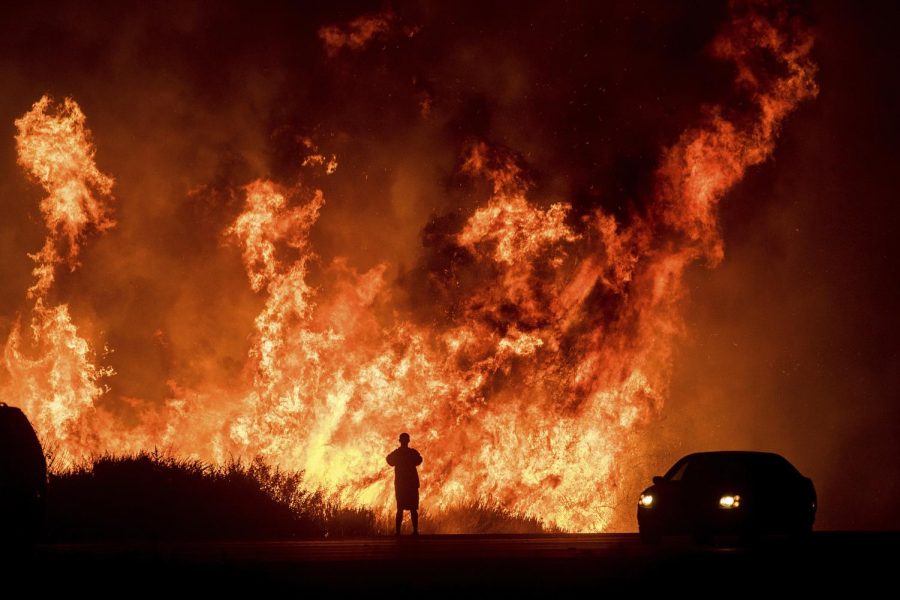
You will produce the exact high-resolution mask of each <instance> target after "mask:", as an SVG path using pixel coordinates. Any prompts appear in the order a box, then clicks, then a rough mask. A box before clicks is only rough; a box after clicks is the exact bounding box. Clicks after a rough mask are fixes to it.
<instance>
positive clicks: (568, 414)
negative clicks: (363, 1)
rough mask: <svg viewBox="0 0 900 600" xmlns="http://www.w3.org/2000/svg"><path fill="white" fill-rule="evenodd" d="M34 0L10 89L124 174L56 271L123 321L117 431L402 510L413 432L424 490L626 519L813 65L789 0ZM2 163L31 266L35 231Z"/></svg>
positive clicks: (560, 516) (101, 407)
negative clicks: (422, 2) (140, 1)
mask: <svg viewBox="0 0 900 600" xmlns="http://www.w3.org/2000/svg"><path fill="white" fill-rule="evenodd" d="M18 10H19V11H20V12H19V14H17V15H16V16H15V17H16V19H15V20H18V21H21V22H30V23H43V25H36V27H37V28H38V32H37V34H36V37H37V38H38V39H42V40H44V41H45V42H46V43H48V44H49V47H50V48H55V49H57V50H61V49H64V50H65V52H59V58H54V56H53V55H52V53H51V51H50V50H47V49H45V47H44V46H42V45H37V44H29V43H27V42H26V41H24V40H22V39H19V38H17V37H16V34H15V33H12V34H11V37H10V40H11V41H10V42H9V43H11V44H15V43H18V44H20V45H21V47H22V49H21V50H19V51H18V52H17V54H16V56H17V57H18V60H19V61H20V62H19V64H21V65H23V66H24V68H23V70H22V71H18V70H17V73H18V74H17V75H14V76H10V75H7V78H10V79H11V80H14V81H16V82H17V84H16V85H13V86H11V87H12V88H14V89H16V91H17V94H15V95H13V96H11V98H10V99H7V100H6V101H5V103H4V105H5V110H4V113H3V114H9V115H11V118H10V121H11V120H12V118H17V117H19V116H20V115H21V114H22V112H23V110H24V108H23V107H27V106H28V105H30V103H31V102H33V101H34V98H35V97H38V96H40V95H41V94H43V93H44V92H45V91H49V92H51V93H54V94H56V95H57V96H58V97H64V96H65V95H71V96H72V97H73V98H75V99H77V101H78V103H79V104H80V105H81V107H82V109H83V110H84V112H85V113H86V114H88V116H89V119H90V122H91V124H92V129H93V131H94V136H95V140H94V141H95V144H96V147H97V148H98V152H97V156H96V159H97V161H98V163H99V165H100V172H102V173H112V174H114V175H115V177H116V180H117V185H116V197H117V199H118V206H117V208H116V214H115V219H116V221H117V223H118V224H117V227H116V228H114V229H111V230H109V231H107V232H105V234H104V235H103V236H102V237H99V238H96V239H92V240H90V243H89V244H86V245H84V248H83V250H82V252H81V254H80V257H81V263H82V265H81V267H80V268H79V269H78V270H76V271H74V272H58V273H57V281H56V285H55V287H54V289H53V293H54V294H58V296H59V298H60V299H64V300H65V302H67V303H68V307H69V308H68V310H69V311H70V313H71V315H72V322H73V323H75V324H77V325H78V334H79V335H80V336H82V337H83V339H85V340H90V341H91V343H92V345H93V347H95V348H103V347H104V345H109V346H110V347H111V348H113V349H114V350H115V352H114V353H113V354H111V355H109V356H108V357H105V358H104V364H106V362H107V361H108V364H109V365H110V366H111V367H112V368H114V369H115V371H116V375H115V376H114V377H109V378H105V381H106V384H107V385H109V386H110V389H109V391H108V392H106V393H102V394H95V395H92V396H91V398H92V399H91V405H92V406H93V407H95V408H96V409H97V410H96V412H97V413H98V414H102V415H104V416H103V417H102V418H99V417H98V418H97V420H96V423H95V424H93V425H91V428H90V429H91V430H92V431H97V430H99V429H102V430H103V431H105V432H107V433H106V434H105V436H102V439H96V440H94V442H93V443H97V444H101V443H102V444H106V445H110V446H114V447H119V448H132V447H138V446H142V445H166V444H169V445H172V446H173V447H174V448H175V449H176V450H177V451H179V452H184V453H193V454H197V455H201V456H206V457H214V458H225V457H227V456H228V455H229V454H235V453H239V454H245V455H246V454H253V453H261V454H264V455H266V456H268V457H269V458H270V459H273V460H276V461H278V462H281V463H282V464H287V465H291V466H300V467H302V468H305V469H307V472H308V475H309V477H310V478H311V479H312V480H314V481H315V482H318V483H322V484H327V485H332V486H337V487H342V489H343V490H344V492H345V493H347V494H348V495H349V496H348V497H351V498H353V499H356V500H359V501H363V502H366V503H369V504H376V505H377V504H380V503H385V502H386V496H385V491H386V487H385V481H386V479H385V478H384V477H383V473H381V472H380V470H379V469H380V459H379V457H380V456H381V447H382V446H383V445H384V444H385V443H387V441H386V440H392V439H393V438H394V437H395V432H394V429H397V428H398V427H399V428H404V429H405V428H414V429H416V430H417V431H418V432H419V438H418V439H419V440H420V448H422V449H423V450H425V451H426V461H427V465H428V467H429V469H430V471H429V472H428V476H427V477H425V478H423V481H426V482H427V483H426V486H431V487H427V488H426V494H430V495H431V498H432V501H433V502H441V501H449V500H452V499H453V498H454V497H455V496H454V494H456V495H459V494H462V493H463V492H466V493H477V494H480V495H495V496H497V497H498V498H499V499H501V500H502V501H503V502H505V503H506V504H507V505H509V506H514V507H515V508H517V509H522V510H525V511H529V512H537V513H541V514H543V515H545V516H547V517H548V519H550V520H554V521H556V522H558V523H560V524H562V525H563V526H567V527H572V528H586V529H598V528H603V527H608V526H610V525H611V524H614V523H619V524H620V523H625V526H627V520H626V517H622V516H620V515H624V514H625V512H627V511H630V504H629V498H630V496H629V494H631V493H632V492H633V489H632V488H633V486H634V485H639V484H638V483H637V482H636V481H634V482H633V481H631V480H630V479H629V478H628V477H627V476H626V473H627V472H628V468H627V465H628V464H630V463H631V462H635V461H636V462H639V463H640V462H642V461H644V460H645V459H646V458H645V457H646V455H645V454H643V453H641V452H640V451H639V450H636V448H639V447H640V445H639V444H641V443H642V440H644V439H646V438H644V437H643V436H644V435H645V431H646V430H645V427H648V426H651V425H652V424H653V423H654V422H656V419H658V418H659V417H661V416H664V415H665V414H666V409H665V408H664V401H665V399H666V398H667V396H668V395H669V390H668V385H669V383H668V382H669V380H670V376H671V372H672V368H673V358H674V351H675V344H676V340H678V339H679V336H681V335H683V333H684V332H685V331H688V330H689V329H690V328H688V327H686V326H685V323H684V322H683V321H682V318H681V310H682V306H683V303H684V296H685V291H686V290H685V288H684V287H682V285H681V281H682V278H683V276H684V275H685V273H687V272H688V269H690V268H692V267H691V266H690V265H692V264H694V263H695V262H697V261H705V262H707V263H708V264H715V263H716V262H717V261H721V260H722V257H723V256H727V254H723V252H724V246H723V244H722V240H721V237H720V235H719V228H718V224H717V215H718V202H719V200H721V199H722V196H723V195H724V194H725V193H726V192H727V191H729V190H730V189H732V187H733V186H734V185H735V184H736V182H737V181H738V180H739V179H740V178H741V177H742V176H743V175H744V172H745V171H746V169H747V168H748V167H750V166H753V165H756V164H759V163H760V162H761V161H763V160H765V158H766V157H767V156H768V155H769V154H770V153H771V152H772V150H773V148H774V140H775V136H776V134H777V132H778V129H779V127H780V125H781V122H782V120H783V119H784V117H785V116H786V115H787V113H788V112H789V111H790V110H791V109H792V107H793V105H794V104H795V103H796V102H797V101H799V100H800V99H802V98H803V97H805V96H808V95H811V94H812V93H814V84H813V82H812V74H813V71H812V69H811V65H810V63H809V62H808V60H809V59H808V56H809V51H810V45H809V44H810V40H811V38H810V37H809V35H808V32H806V31H805V30H804V29H803V28H802V27H801V26H800V21H799V20H798V19H797V18H796V15H791V14H789V13H788V12H786V11H784V10H782V9H779V8H778V7H764V8H763V9H762V10H756V9H753V8H752V7H751V8H747V7H741V6H738V7H736V12H735V15H734V16H732V17H728V16H726V15H725V12H724V11H725V7H724V6H723V5H722V4H720V3H713V4H710V6H709V10H707V11H704V12H703V16H702V17H701V18H698V17H697V13H695V12H693V11H687V10H686V9H676V8H673V7H669V6H665V5H662V6H648V7H645V8H639V9H636V10H634V11H632V10H631V9H627V8H621V7H620V8H615V7H613V8H610V9H606V10H608V13H606V14H596V9H595V8H591V7H566V8H562V9H560V10H559V11H557V12H556V13H554V14H553V15H549V16H548V15H547V14H546V9H545V8H544V7H541V6H540V5H533V6H532V5H525V6H522V7H521V9H520V10H517V11H516V13H515V14H508V13H507V12H505V11H502V10H500V9H496V10H495V9H490V8H485V7H478V8H477V9H476V8H474V7H455V8H450V7H445V8H439V7H422V6H416V5H410V6H395V7H394V8H393V9H392V11H388V12H385V11H382V12H378V11H377V10H373V9H372V7H363V6H361V7H359V9H358V10H354V11H352V12H350V9H349V8H348V9H342V10H346V11H347V12H342V13H337V12H334V11H333V10H332V9H330V8H328V7H327V5H322V6H318V5H311V6H308V7H304V10H303V11H302V12H301V11H297V10H291V9H290V8H288V7H270V9H269V10H267V11H259V10H258V9H252V8H250V7H249V6H244V5H242V4H239V3H236V4H229V5H225V6H223V7H221V10H219V11H217V12H216V14H209V13H208V12H207V11H206V10H205V9H204V8H202V7H201V6H200V5H184V6H182V7H181V8H179V9H178V10H175V11H173V12H171V13H168V14H166V15H158V14H155V13H154V12H152V11H146V10H138V11H136V12H134V13H129V14H125V12H124V11H123V12H118V11H119V10H120V9H117V8H116V7H115V6H109V7H105V9H104V10H103V11H100V13H101V14H102V15H103V18H102V19H101V18H99V17H98V16H95V15H94V14H92V13H91V12H89V11H85V10H84V9H81V8H80V7H78V6H77V5H76V4H72V5H64V6H63V7H62V8H61V10H60V11H59V12H58V14H55V15H51V16H50V17H49V18H45V17H44V16H43V15H41V18H40V19H39V18H38V15H37V14H36V13H34V12H31V10H32V9H28V8H20V9H18ZM359 15H367V16H363V17H359ZM68 23H77V24H78V27H77V28H74V27H71V26H69V25H68ZM109 23H117V24H119V25H120V26H119V27H116V28H114V29H115V32H113V33H112V34H111V33H110V31H109ZM532 23H541V24H542V25H541V27H540V28H538V29H537V30H535V29H534V28H532V25H531V24H532ZM572 23H579V24H580V25H579V27H576V28H574V29H573V28H572V27H571V26H570V25H571V24H572ZM723 23H729V24H727V25H725V28H724V30H723V31H722V33H721V35H719V36H718V37H716V35H715V30H716V29H720V28H722V24H723ZM413 25H414V26H415V27H413ZM41 28H43V29H41ZM54 30H62V31H64V32H65V35H63V36H54V35H52V33H53V31H54ZM413 32H415V35H411V34H412V33H413ZM486 32H489V33H490V35H486ZM637 39H642V40H645V39H651V40H654V42H653V44H654V45H651V46H644V45H643V44H636V43H635V41H634V40H637ZM713 39H715V40H717V41H715V42H714V43H713V44H712V45H711V46H710V45H709V44H710V41H711V40H713ZM47 40H49V42H47ZM522 40H528V41H530V42H531V43H530V44H529V43H525V44H523V43H521V41H522ZM542 40H552V41H554V42H555V43H552V44H543V43H538V42H541V41H542ZM4 68H5V69H6V70H5V71H4V72H5V73H9V72H10V69H9V68H7V67H4ZM25 69H27V70H28V74H27V75H26V74H25V73H24V70H25ZM68 73H71V74H77V76H75V75H68ZM732 81H736V82H737V86H736V87H733V86H732ZM35 89H37V90H38V91H37V93H35ZM23 98H24V99H25V100H23ZM14 105H17V106H14ZM7 151H9V150H7ZM12 162H14V161H12ZM338 164H339V165H340V167H339V168H337V165H338ZM331 165H334V167H331ZM16 178H19V179H21V175H20V174H16V173H14V172H12V171H10V173H9V176H8V177H7V178H6V179H7V180H8V181H15V180H16ZM275 182H277V183H275ZM7 185H15V186H18V187H17V188H16V189H17V192H16V193H15V194H8V195H9V196H10V197H14V198H16V199H17V200H16V201H17V202H18V204H17V205H16V206H15V207H12V206H10V207H7V208H4V211H5V214H9V215H10V216H11V217H12V218H11V219H10V220H8V221H7V222H8V223H10V225H9V229H6V230H4V231H5V232H9V231H12V232H15V233H14V234H10V233H5V234H4V235H5V237H4V238H3V240H4V247H6V245H9V246H10V247H13V248H16V249H17V250H18V254H16V253H9V254H4V256H9V257H10V259H9V261H5V262H8V264H5V265H4V268H5V269H7V273H8V274H9V275H10V276H8V277H7V280H8V282H9V286H8V287H9V288H10V289H11V288H14V287H15V286H17V285H19V284H20V283H22V282H23V279H24V278H23V277H22V274H21V272H22V269H23V267H22V261H17V260H16V259H15V256H17V255H18V256H23V255H24V252H25V251H26V250H27V251H32V252H33V251H34V250H33V249H34V248H38V247H40V244H39V243H38V244H37V245H35V243H34V237H35V235H34V232H33V231H32V230H34V229H35V228H34V227H33V226H32V225H29V223H28V220H27V218H23V215H27V214H29V211H30V210H32V209H31V208H29V207H32V206H35V205H36V204H37V203H36V202H34V198H32V194H33V192H32V191H30V190H29V189H28V188H26V187H25V185H22V184H7ZM279 198H280V199H279ZM29 231H32V232H31V233H29ZM13 235H14V236H15V241H14V242H10V241H7V240H9V239H10V236H13ZM242 263H243V264H242ZM26 268H27V267H26ZM17 273H18V274H17ZM26 275H27V271H26ZM23 285H24V287H22V286H20V287H19V288H18V289H19V290H24V289H25V288H27V287H28V284H27V281H26V282H25V283H24V284H23ZM4 291H5V292H6V290H4ZM17 297H18V298H22V297H23V296H22V292H21V291H20V292H18V296H16V295H14V294H11V293H10V294H4V296H3V298H2V299H3V302H4V303H5V304H4V306H3V314H4V315H15V314H16V312H17V311H18V312H20V313H21V311H22V310H23V306H22V304H21V300H16V298H17ZM25 309H27V306H26V307H25ZM7 318H9V319H10V321H9V322H10V323H11V322H12V317H7ZM10 377H11V378H12V379H15V377H16V376H15V375H14V374H10ZM448 382H451V383H452V385H449V384H448ZM20 393H21V392H18V391H17V392H15V394H16V395H18V394H20ZM410 423H412V425H413V426H414V427H410V426H409V424H410ZM98 424H102V426H103V427H102V428H101V427H99V425H98ZM542 432H547V433H546V434H543V433H542ZM539 433H541V435H538V434H539ZM667 448H671V446H667ZM573 464H574V466H573ZM467 465H468V466H467ZM617 503H621V504H620V505H619V504H617ZM626 505H627V506H626ZM629 514H630V512H629ZM617 519H618V520H617ZM619 526H622V525H619Z"/></svg>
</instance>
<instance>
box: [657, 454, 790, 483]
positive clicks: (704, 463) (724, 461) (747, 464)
mask: <svg viewBox="0 0 900 600" xmlns="http://www.w3.org/2000/svg"><path fill="white" fill-rule="evenodd" d="M794 474H796V470H795V469H794V468H793V467H792V466H791V465H790V463H788V462H787V461H786V460H784V459H783V458H781V457H780V456H778V455H775V454H771V455H770V454H740V453H735V454H728V453H723V454H697V455H694V456H691V457H688V458H684V459H682V460H681V461H679V462H678V463H676V464H675V466H673V467H672V468H671V469H670V470H669V472H668V473H667V474H666V479H667V480H669V481H689V482H690V481H693V482H697V481H736V480H737V481H741V480H747V479H759V478H784V477H790V476H792V475H794Z"/></svg>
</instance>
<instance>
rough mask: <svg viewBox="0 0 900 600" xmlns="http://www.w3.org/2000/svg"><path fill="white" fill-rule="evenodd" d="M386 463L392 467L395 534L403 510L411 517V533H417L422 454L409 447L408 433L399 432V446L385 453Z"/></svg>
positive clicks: (400, 523)
mask: <svg viewBox="0 0 900 600" xmlns="http://www.w3.org/2000/svg"><path fill="white" fill-rule="evenodd" d="M387 463H388V464H389V465H391V466H392V467H394V492H395V493H396V495H397V521H396V522H397V535H400V525H402V524H403V511H404V510H408V511H409V515H410V517H411V518H412V526H413V535H419V472H418V471H417V470H416V467H417V466H419V465H421V464H422V455H421V454H419V451H418V450H416V449H415V448H410V447H409V434H408V433H401V434H400V447H399V448H397V449H396V450H394V451H393V452H391V453H390V454H388V455H387Z"/></svg>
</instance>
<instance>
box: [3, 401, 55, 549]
mask: <svg viewBox="0 0 900 600" xmlns="http://www.w3.org/2000/svg"><path fill="white" fill-rule="evenodd" d="M46 493H47V462H46V460H45V459H44V452H43V450H42V449H41V444H40V442H39V441H38V438H37V435H35V433H34V429H33V428H32V427H31V423H29V422H28V419H27V418H26V417H25V414H24V413H23V412H22V411H21V410H19V409H18V408H14V407H12V406H7V405H6V404H4V403H2V402H0V541H3V542H10V541H20V540H23V539H24V540H27V539H33V538H34V537H35V536H36V535H37V534H38V533H39V531H40V528H41V526H42V524H43V518H44V498H45V496H46Z"/></svg>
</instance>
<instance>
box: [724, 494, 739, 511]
mask: <svg viewBox="0 0 900 600" xmlns="http://www.w3.org/2000/svg"><path fill="white" fill-rule="evenodd" d="M740 505H741V497H740V496H738V495H737V494H733V495H732V494H725V495H724V496H722V497H721V498H719V508H724V509H726V510H728V509H732V508H737V507H739V506H740Z"/></svg>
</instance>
